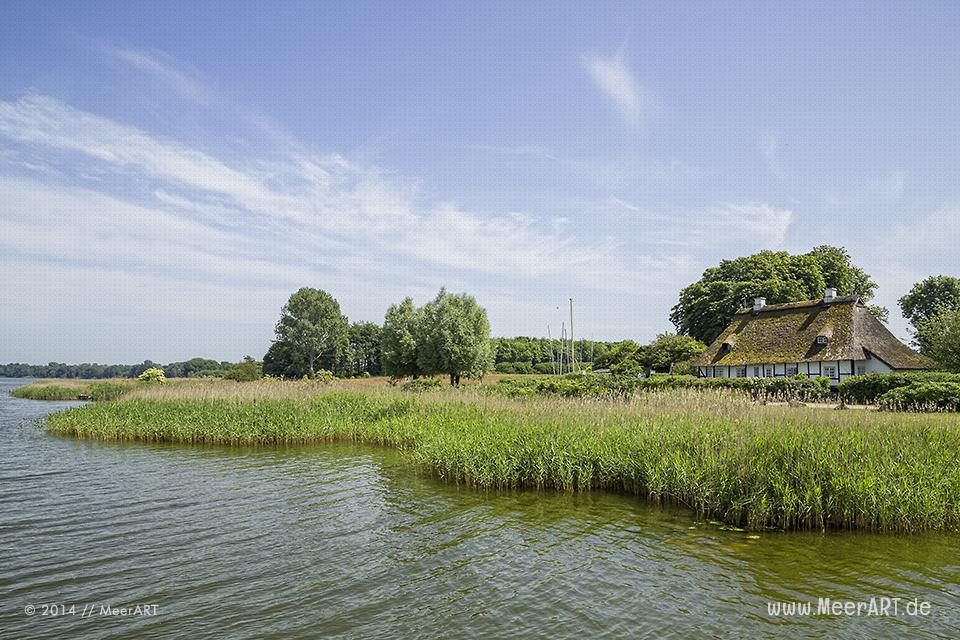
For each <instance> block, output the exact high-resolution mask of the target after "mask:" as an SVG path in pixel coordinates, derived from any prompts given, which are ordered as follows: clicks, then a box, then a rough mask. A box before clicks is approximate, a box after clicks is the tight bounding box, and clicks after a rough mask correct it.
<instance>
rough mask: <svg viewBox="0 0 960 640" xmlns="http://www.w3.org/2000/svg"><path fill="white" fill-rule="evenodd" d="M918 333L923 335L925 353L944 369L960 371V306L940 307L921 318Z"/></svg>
mask: <svg viewBox="0 0 960 640" xmlns="http://www.w3.org/2000/svg"><path fill="white" fill-rule="evenodd" d="M917 333H918V334H920V335H922V336H923V342H924V350H923V352H924V354H926V355H927V356H929V357H931V358H933V359H934V360H935V361H936V362H937V363H938V364H939V365H940V366H941V367H943V368H944V369H947V370H948V371H953V372H956V373H960V307H956V308H953V309H940V311H938V312H937V313H935V314H933V315H932V316H930V317H928V318H927V319H925V320H920V324H919V325H918V326H917Z"/></svg>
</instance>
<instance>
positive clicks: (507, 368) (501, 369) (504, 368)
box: [494, 362, 533, 373]
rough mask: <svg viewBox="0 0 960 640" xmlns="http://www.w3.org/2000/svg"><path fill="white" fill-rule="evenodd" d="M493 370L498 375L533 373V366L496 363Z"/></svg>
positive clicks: (520, 363) (515, 363)
mask: <svg viewBox="0 0 960 640" xmlns="http://www.w3.org/2000/svg"><path fill="white" fill-rule="evenodd" d="M494 370H495V371H497V372H498V373H533V365H532V364H530V363H529V362H498V363H497V364H496V365H495V366H494Z"/></svg>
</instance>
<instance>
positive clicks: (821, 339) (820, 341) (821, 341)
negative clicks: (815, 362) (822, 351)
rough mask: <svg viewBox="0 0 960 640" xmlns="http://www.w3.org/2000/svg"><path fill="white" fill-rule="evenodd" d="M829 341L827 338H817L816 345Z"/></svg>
mask: <svg viewBox="0 0 960 640" xmlns="http://www.w3.org/2000/svg"><path fill="white" fill-rule="evenodd" d="M829 341H830V339H829V338H827V336H817V344H827V343H828V342H829Z"/></svg>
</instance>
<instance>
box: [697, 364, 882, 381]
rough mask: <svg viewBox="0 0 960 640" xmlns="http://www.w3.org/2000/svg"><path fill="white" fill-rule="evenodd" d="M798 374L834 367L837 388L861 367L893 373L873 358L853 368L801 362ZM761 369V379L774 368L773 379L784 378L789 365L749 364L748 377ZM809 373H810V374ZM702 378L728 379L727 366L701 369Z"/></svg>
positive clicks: (733, 369)
mask: <svg viewBox="0 0 960 640" xmlns="http://www.w3.org/2000/svg"><path fill="white" fill-rule="evenodd" d="M797 365H798V366H797V372H798V373H802V374H805V375H810V376H818V375H826V371H824V367H833V368H834V374H835V375H834V377H833V378H832V379H831V380H830V384H831V385H832V386H836V385H837V384H838V383H839V382H840V381H841V380H846V379H847V378H849V377H851V376H855V375H857V369H858V368H859V367H863V368H864V373H889V372H890V371H892V369H891V368H890V367H888V366H887V365H885V364H884V363H883V362H881V361H880V360H878V359H876V358H871V359H869V360H855V361H854V362H853V365H852V366H851V364H850V361H849V360H840V361H839V362H837V361H836V360H827V361H823V362H809V363H807V362H799V363H797ZM754 367H760V377H761V378H765V377H768V376H767V375H766V372H767V369H768V368H770V367H772V368H773V377H775V378H782V377H784V376H785V375H786V371H787V364H786V363H779V364H772V365H771V364H766V363H762V364H748V365H747V377H748V378H753V377H754V375H753V368H754ZM738 368H739V367H736V366H734V367H731V369H730V376H732V377H736V375H737V373H736V372H737V369H738ZM808 372H809V373H808ZM700 376H701V377H707V378H726V377H727V367H726V365H723V366H717V367H701V368H700Z"/></svg>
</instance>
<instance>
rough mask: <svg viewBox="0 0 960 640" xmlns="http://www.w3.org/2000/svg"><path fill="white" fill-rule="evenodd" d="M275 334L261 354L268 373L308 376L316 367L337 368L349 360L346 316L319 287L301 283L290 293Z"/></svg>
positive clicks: (336, 370)
mask: <svg viewBox="0 0 960 640" xmlns="http://www.w3.org/2000/svg"><path fill="white" fill-rule="evenodd" d="M276 335H277V339H276V341H275V342H274V344H273V345H271V347H270V350H269V351H268V352H267V355H265V356H264V366H265V370H268V371H269V372H271V373H272V372H273V371H277V370H280V371H283V373H282V374H281V375H284V376H286V377H301V376H304V375H308V376H310V377H311V378H312V377H313V376H314V374H315V373H316V372H317V370H318V369H326V370H329V371H333V372H340V371H342V370H343V369H344V367H345V366H346V365H347V363H348V362H349V358H350V337H349V325H348V323H347V317H346V316H344V315H343V314H342V313H340V304H339V303H338V302H337V301H336V300H335V299H334V298H333V297H332V296H331V295H330V294H328V293H327V292H325V291H321V290H320V289H310V288H307V287H304V288H303V289H300V290H299V291H297V292H296V293H294V294H293V295H292V296H290V299H289V300H288V301H287V304H286V305H284V307H283V310H282V311H281V313H280V320H279V321H278V322H277V328H276ZM278 345H279V346H278ZM268 362H269V367H268V365H267V363H268Z"/></svg>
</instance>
